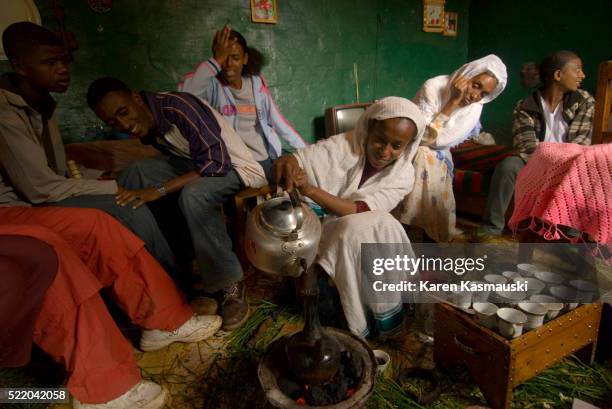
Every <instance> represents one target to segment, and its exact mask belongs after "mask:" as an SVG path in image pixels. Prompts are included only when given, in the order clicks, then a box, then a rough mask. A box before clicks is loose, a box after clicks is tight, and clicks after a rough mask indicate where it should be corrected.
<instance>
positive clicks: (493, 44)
mask: <svg viewBox="0 0 612 409" xmlns="http://www.w3.org/2000/svg"><path fill="white" fill-rule="evenodd" d="M469 14H470V32H469V41H468V50H469V58H470V59H474V58H478V57H481V56H483V55H485V54H489V53H495V54H497V55H499V57H501V59H502V60H503V61H504V62H505V63H506V65H507V67H508V79H509V81H508V86H507V88H506V90H505V91H504V93H503V94H502V95H501V96H500V97H499V98H498V99H496V100H495V101H493V102H491V103H490V104H488V105H486V106H485V109H484V111H483V117H482V119H483V124H484V126H485V128H486V129H487V130H489V131H491V132H492V133H493V134H494V135H495V137H496V139H497V140H498V142H503V143H505V144H508V145H510V144H511V143H512V136H511V130H512V128H511V127H512V109H513V108H514V105H515V103H516V102H517V101H518V100H519V99H521V98H523V97H524V96H526V95H527V94H528V93H529V91H528V90H526V89H524V88H522V87H521V85H520V77H519V74H520V70H521V65H522V64H523V63H524V62H526V61H537V62H539V61H540V60H541V59H542V58H544V57H545V56H546V55H547V54H550V53H551V52H554V51H556V50H560V49H567V50H572V51H575V52H576V53H578V55H580V56H581V57H582V60H583V65H584V72H585V74H586V79H585V81H584V82H583V87H584V88H585V89H586V90H587V91H589V92H591V93H592V94H593V95H595V85H596V82H597V67H598V65H599V63H600V62H601V61H606V60H610V59H612V24H610V16H612V1H610V0H583V1H580V2H575V1H559V0H539V1H526V0H519V1H516V0H512V1H511V0H496V1H489V0H472V1H471V4H470V10H469Z"/></svg>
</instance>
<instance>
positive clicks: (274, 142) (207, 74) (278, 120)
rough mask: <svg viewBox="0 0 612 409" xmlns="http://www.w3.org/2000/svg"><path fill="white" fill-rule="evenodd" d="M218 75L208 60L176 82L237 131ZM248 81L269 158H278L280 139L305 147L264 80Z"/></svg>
mask: <svg viewBox="0 0 612 409" xmlns="http://www.w3.org/2000/svg"><path fill="white" fill-rule="evenodd" d="M220 74H221V67H220V66H219V63H217V61H215V59H214V58H210V59H208V60H206V61H203V62H202V63H200V65H199V66H198V68H197V69H196V70H195V72H191V73H189V74H187V75H186V76H185V78H183V80H182V81H181V82H180V83H179V85H178V89H179V91H184V92H190V93H192V94H194V95H196V96H198V97H200V98H202V99H204V100H205V101H207V102H208V103H209V104H210V105H211V106H213V107H214V108H215V109H216V110H217V111H219V112H220V113H221V114H222V115H223V116H224V117H225V118H226V119H227V121H228V122H229V123H230V124H231V125H232V127H233V128H234V129H236V112H237V110H236V101H235V100H234V96H233V95H232V93H231V91H230V90H229V89H228V88H229V86H228V85H227V83H226V82H225V81H223V79H222V78H221V75H220ZM251 79H252V82H253V95H254V96H255V107H256V109H257V120H258V122H259V125H260V126H261V129H262V130H263V133H264V137H265V140H266V142H267V143H266V147H267V150H268V156H269V157H270V159H272V160H274V159H276V158H278V157H279V156H280V155H281V150H282V144H281V140H280V138H283V139H284V140H285V141H286V142H287V143H288V144H289V145H291V146H292V147H293V148H295V149H299V148H303V147H305V146H306V145H307V143H306V142H305V141H304V139H303V138H302V137H301V136H300V134H298V133H297V132H296V130H295V129H293V127H292V126H291V125H290V124H289V122H288V121H287V120H286V119H285V117H284V116H283V115H282V114H281V113H280V111H279V109H278V107H277V106H276V104H275V103H274V100H273V99H272V95H270V90H269V89H268V86H267V85H266V82H265V80H264V79H263V77H261V76H259V75H254V76H252V77H251Z"/></svg>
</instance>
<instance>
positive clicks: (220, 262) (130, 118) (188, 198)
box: [87, 78, 267, 331]
mask: <svg viewBox="0 0 612 409" xmlns="http://www.w3.org/2000/svg"><path fill="white" fill-rule="evenodd" d="M87 103H88V105H89V106H90V107H91V109H93V110H94V111H95V113H96V115H97V116H98V117H99V118H100V119H102V120H103V121H104V122H106V123H107V124H108V125H110V126H112V127H113V128H115V129H117V130H119V131H122V132H128V133H129V134H130V135H131V136H132V137H135V138H139V139H140V140H141V141H142V142H143V143H145V144H151V145H153V146H154V147H156V148H157V149H158V150H160V151H161V152H162V153H164V154H165V155H166V156H165V158H163V159H145V160H141V161H137V162H135V163H134V164H133V165H131V166H130V167H129V168H128V169H126V170H125V171H124V172H123V173H122V174H121V175H120V176H119V179H118V180H119V183H120V184H121V185H122V186H125V187H127V188H128V189H133V190H129V191H126V192H122V193H120V194H119V195H118V199H119V203H120V204H121V205H123V206H127V205H129V206H132V207H136V208H139V207H140V206H142V205H143V204H144V203H147V202H151V201H155V200H158V199H159V198H160V197H162V196H164V195H166V194H167V193H169V192H179V191H180V195H179V207H180V210H181V212H182V213H183V215H184V216H185V219H186V221H187V224H188V226H189V231H190V233H191V239H192V242H193V244H194V252H195V255H196V259H197V261H198V266H199V269H200V273H201V275H202V282H203V286H204V290H205V291H206V292H208V293H215V292H217V293H221V295H222V302H221V316H222V317H223V329H225V330H227V331H231V330H233V329H235V328H237V327H239V326H240V325H242V323H243V322H244V321H245V320H246V318H247V317H248V303H247V302H246V297H245V288H244V286H243V284H242V275H243V272H242V266H241V265H240V262H239V260H238V257H237V256H236V254H235V253H234V252H233V251H232V242H231V239H230V237H229V236H228V234H227V231H226V229H225V221H224V217H223V209H222V204H223V203H224V202H225V201H226V200H228V199H229V198H231V197H232V196H233V195H234V194H236V193H237V192H239V191H240V190H241V189H243V188H244V187H261V186H263V185H265V184H266V183H267V182H266V178H265V173H264V170H263V168H262V166H261V165H260V164H259V163H258V162H256V161H255V159H253V156H252V153H251V151H250V150H249V148H248V147H247V146H246V145H245V144H244V142H243V141H242V139H241V138H240V136H238V135H237V134H236V132H235V131H234V129H233V128H232V127H231V126H230V125H229V124H227V123H226V122H225V121H224V120H223V117H222V116H221V115H220V114H218V113H217V112H216V111H215V110H214V109H212V108H211V107H210V106H209V105H208V104H207V103H206V102H204V101H203V100H201V99H199V98H197V97H195V96H194V95H191V94H187V93H182V92H167V93H154V92H145V91H143V92H140V93H137V92H133V91H132V90H130V89H129V88H128V87H127V86H126V85H125V84H124V83H123V82H121V81H119V80H117V79H115V78H100V79H98V80H96V81H94V82H93V83H92V84H91V85H90V87H89V90H88V92H87Z"/></svg>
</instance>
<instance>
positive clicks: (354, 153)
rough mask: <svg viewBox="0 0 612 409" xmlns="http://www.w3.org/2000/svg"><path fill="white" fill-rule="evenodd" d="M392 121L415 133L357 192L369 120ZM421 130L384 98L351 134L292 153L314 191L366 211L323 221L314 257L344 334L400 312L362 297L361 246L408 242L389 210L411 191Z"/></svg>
mask: <svg viewBox="0 0 612 409" xmlns="http://www.w3.org/2000/svg"><path fill="white" fill-rule="evenodd" d="M397 117H405V118H409V119H411V120H412V121H413V122H414V123H415V125H416V128H417V134H416V136H415V137H414V138H413V140H412V141H411V142H410V143H409V145H408V146H407V147H406V150H405V151H404V153H403V154H402V155H401V156H400V157H399V158H398V159H397V160H396V161H395V162H394V163H393V164H391V165H389V166H387V167H386V168H385V169H383V170H382V171H380V172H378V173H377V174H375V175H374V176H372V177H370V178H369V179H368V180H367V181H366V182H365V183H364V184H363V185H362V186H361V187H359V182H360V180H361V176H362V174H363V170H364V168H365V161H366V153H365V142H366V139H367V128H368V123H369V121H370V120H371V119H376V120H385V119H389V118H397ZM424 129H425V120H424V118H423V116H422V114H421V112H420V111H419V109H418V108H417V107H416V105H415V104H414V103H412V102H410V101H408V100H407V99H404V98H399V97H387V98H383V99H382V100H379V101H377V102H375V103H374V104H372V105H371V106H370V107H369V108H368V109H367V110H366V112H365V113H364V114H363V115H362V116H361V117H360V119H359V120H358V122H357V126H356V128H355V130H354V131H351V132H348V133H346V134H340V135H335V136H332V137H330V138H328V139H326V140H323V141H319V142H318V143H316V144H314V145H310V146H308V147H306V148H304V149H300V150H298V151H297V152H296V153H295V154H294V155H295V156H296V158H297V159H298V162H299V164H300V167H302V168H303V169H304V170H305V172H306V174H307V175H308V180H309V182H310V183H311V184H312V185H313V186H316V187H318V188H320V189H323V190H325V191H327V192H328V193H330V194H332V195H334V196H337V197H340V198H343V199H347V200H352V201H363V202H365V203H367V204H368V207H369V208H370V210H371V211H369V212H364V213H357V214H352V215H348V216H344V217H340V218H336V217H335V216H331V217H327V218H326V220H325V221H324V224H323V234H322V238H321V243H320V245H319V252H318V257H317V262H318V263H319V265H321V267H322V268H323V269H324V270H325V271H326V272H327V273H328V274H329V275H330V277H332V278H333V279H334V282H335V284H336V287H337V289H338V292H339V294H340V301H341V303H342V307H343V309H344V314H345V316H346V319H347V322H348V325H349V329H350V330H351V332H353V333H354V334H356V335H358V336H362V337H363V336H365V335H367V334H368V326H367V319H366V317H367V314H368V310H370V311H371V312H372V313H373V314H374V317H375V318H377V319H378V318H380V319H384V318H385V317H386V316H387V315H389V316H390V315H392V314H394V313H396V312H398V311H400V312H401V306H402V303H401V299H400V298H401V295H398V296H397V297H396V298H394V296H391V297H390V298H389V297H387V296H385V297H384V300H383V301H382V302H377V301H374V299H375V298H376V297H372V294H371V293H368V294H365V293H364V291H369V290H368V289H367V288H366V289H365V290H364V287H367V286H363V285H362V281H363V278H364V276H363V274H362V270H361V244H362V243H403V244H408V243H410V241H409V239H408V236H406V233H405V232H404V229H403V227H402V225H401V224H400V223H399V222H398V221H397V220H395V219H394V218H393V217H392V216H391V215H390V214H389V211H391V209H393V208H394V207H395V206H396V205H397V203H398V202H399V201H400V200H401V199H402V198H403V197H404V196H405V195H407V194H408V193H409V192H410V190H411V189H412V185H413V183H414V169H413V166H412V159H413V157H414V154H415V152H416V150H417V148H418V146H419V143H420V140H421V136H422V134H423V131H424ZM366 299H367V300H366Z"/></svg>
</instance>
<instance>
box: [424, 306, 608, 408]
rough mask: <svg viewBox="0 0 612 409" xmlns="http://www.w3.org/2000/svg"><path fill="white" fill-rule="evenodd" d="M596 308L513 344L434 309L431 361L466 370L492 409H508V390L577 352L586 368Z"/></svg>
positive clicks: (449, 311) (468, 318) (470, 320)
mask: <svg viewBox="0 0 612 409" xmlns="http://www.w3.org/2000/svg"><path fill="white" fill-rule="evenodd" d="M601 309H602V308H601V304H597V303H594V304H585V305H582V306H580V307H578V308H576V309H575V310H573V311H570V312H568V313H566V314H563V315H561V316H559V317H557V318H556V319H554V320H551V321H549V322H547V323H546V324H544V325H543V326H542V327H539V328H537V329H535V330H531V331H529V332H527V333H525V334H523V335H522V336H520V337H518V338H515V339H513V340H507V339H506V338H504V337H502V336H501V335H499V334H497V333H495V332H493V331H491V330H489V329H488V328H485V327H483V326H481V325H479V324H478V323H477V322H476V320H475V318H474V316H472V315H469V314H467V313H465V312H463V311H461V310H458V309H456V308H454V307H452V306H450V305H447V304H442V303H441V304H437V305H436V319H435V324H434V360H435V362H436V365H438V366H440V367H454V366H460V365H465V366H466V367H467V369H468V370H469V372H470V373H471V375H472V377H473V378H474V380H475V381H476V383H477V384H478V386H479V388H480V390H481V392H482V394H483V395H484V397H485V399H486V400H487V402H488V403H489V405H491V407H492V408H493V409H509V408H510V402H511V400H512V390H513V389H514V388H515V387H516V386H518V385H520V384H521V383H523V382H525V381H526V380H528V379H529V378H531V377H533V376H535V375H537V374H538V373H539V372H541V371H542V370H543V369H545V368H547V367H548V366H550V365H552V364H553V363H555V362H556V361H558V360H559V359H561V358H563V357H565V356H567V355H570V354H572V353H577V354H578V356H579V357H580V358H581V359H582V360H583V361H584V362H589V363H591V362H592V360H593V358H594V354H595V347H596V344H597V333H598V331H599V321H600V319H601Z"/></svg>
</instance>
